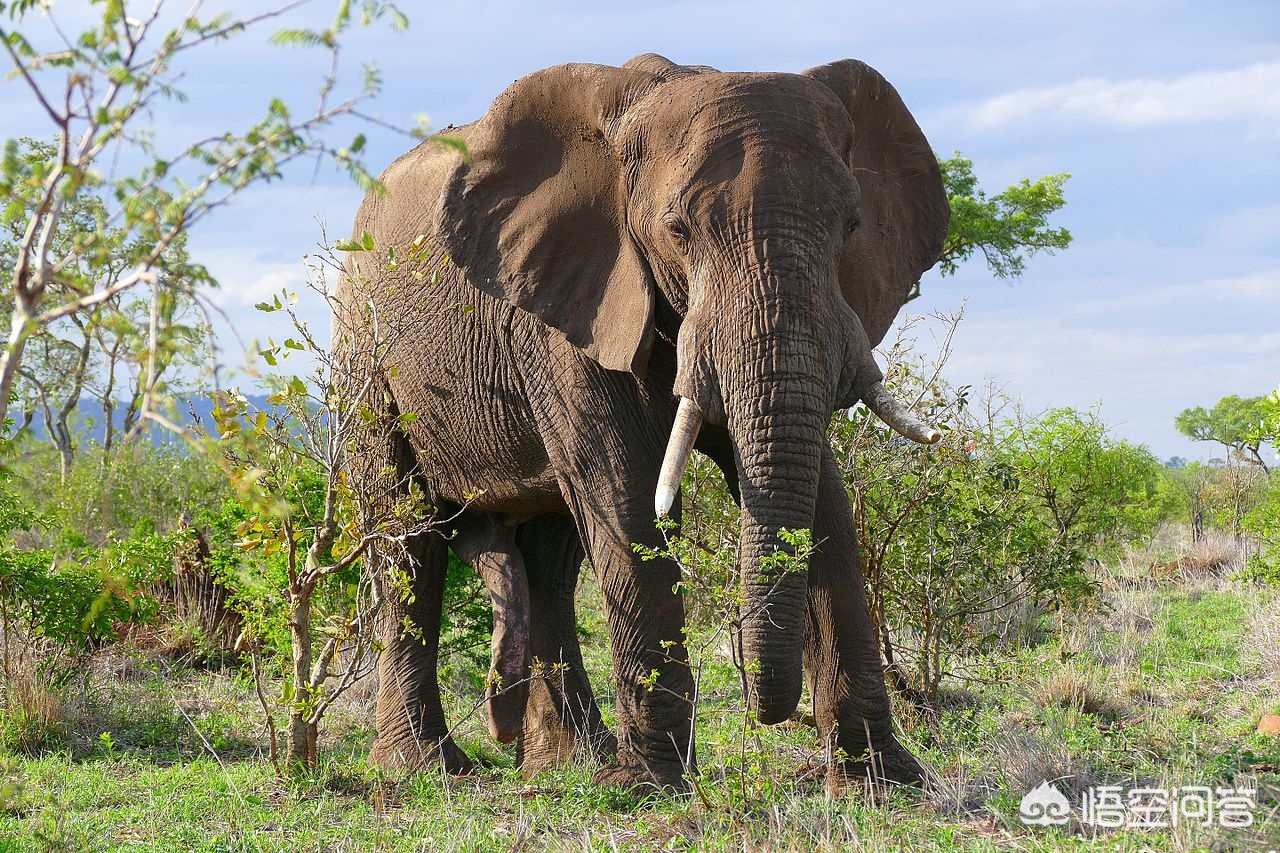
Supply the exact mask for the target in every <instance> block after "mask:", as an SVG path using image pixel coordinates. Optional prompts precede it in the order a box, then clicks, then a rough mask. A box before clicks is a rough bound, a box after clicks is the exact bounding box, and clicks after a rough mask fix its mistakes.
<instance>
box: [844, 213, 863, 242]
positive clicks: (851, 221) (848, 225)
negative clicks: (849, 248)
mask: <svg viewBox="0 0 1280 853" xmlns="http://www.w3.org/2000/svg"><path fill="white" fill-rule="evenodd" d="M861 224H862V217H861V216H859V215H858V214H857V212H856V211H855V212H854V213H850V214H849V218H848V219H846V220H845V221H844V233H845V236H848V235H850V234H852V233H853V232H854V231H857V230H858V226H859V225H861Z"/></svg>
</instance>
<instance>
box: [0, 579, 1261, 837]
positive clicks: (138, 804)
mask: <svg viewBox="0 0 1280 853" xmlns="http://www.w3.org/2000/svg"><path fill="white" fill-rule="evenodd" d="M1263 595H1264V593H1263V592H1261V591H1260V590H1259V589H1258V588H1254V587H1248V586H1244V585H1231V584H1229V583H1226V582H1220V581H1204V580H1201V581H1194V582H1191V581H1186V582H1182V583H1180V584H1169V585H1164V586H1154V587H1150V588H1145V587H1144V588H1140V589H1127V588H1122V587H1119V586H1117V587H1114V588H1109V589H1108V590H1107V591H1106V592H1105V594H1104V600H1103V601H1102V602H1100V605H1102V606H1100V607H1099V608H1097V609H1096V610H1095V611H1091V612H1089V613H1086V614H1081V615H1080V616H1079V617H1078V618H1075V619H1073V620H1065V621H1064V623H1063V624H1064V627H1065V631H1064V634H1063V636H1062V637H1061V638H1060V639H1054V640H1051V641H1049V642H1046V643H1044V644H1043V645H1040V646H1037V647H1034V648H1030V649H1023V650H1022V651H1020V652H1019V653H1018V654H1017V655H1016V656H1015V657H1013V658H1012V659H1011V660H1006V661H1004V662H1003V663H1000V664H998V665H997V664H984V665H983V666H974V667H971V668H970V670H971V671H975V672H977V671H981V672H982V673H984V678H983V680H982V681H980V682H975V683H971V684H969V685H967V686H965V689H964V692H959V687H960V686H959V685H949V693H948V697H947V698H948V702H947V703H946V708H945V710H944V711H943V712H942V714H941V718H940V720H939V725H938V730H937V731H938V736H937V738H936V739H933V740H930V739H929V727H928V726H927V725H926V723H925V721H923V720H920V719H916V718H914V717H912V716H911V715H909V714H906V713H904V714H902V715H901V722H902V725H903V729H904V737H905V738H906V739H907V740H908V741H910V742H912V743H913V745H914V748H915V749H916V750H917V752H918V753H919V754H921V755H922V756H923V757H924V758H925V759H926V760H927V761H928V762H929V764H930V765H931V766H932V767H933V768H935V770H936V771H937V772H938V774H939V779H940V785H939V786H938V788H937V789H936V790H935V791H933V792H931V793H930V794H928V795H920V794H918V793H912V792H895V793H894V794H893V795H892V796H890V797H889V798H888V799H887V800H884V801H875V800H872V799H870V798H868V797H867V796H866V795H864V794H862V793H861V792H858V791H854V792H853V793H851V794H849V795H848V796H844V797H840V798H836V799H832V800H828V799H827V797H826V795H825V792H824V787H823V782H822V780H821V779H820V778H814V777H813V776H812V774H808V775H807V774H805V773H804V768H806V767H808V766H810V765H811V764H813V763H814V762H815V760H816V759H817V757H818V755H819V754H820V753H819V744H818V743H817V738H816V737H815V736H814V732H813V731H812V730H811V729H809V728H807V727H805V726H804V725H801V724H799V723H792V724H786V725H783V726H779V727H774V728H770V729H765V730H762V731H760V732H753V733H748V734H747V735H746V736H745V738H744V730H743V725H742V716H741V712H740V707H739V704H738V701H737V698H736V697H737V692H736V691H737V688H736V680H735V678H734V675H733V672H732V669H731V668H729V667H726V666H725V665H724V663H723V661H719V660H717V661H715V662H714V663H713V665H711V666H708V667H707V668H706V673H707V674H706V679H707V681H706V683H705V684H704V689H705V691H706V693H705V695H706V702H705V703H704V705H703V708H702V713H701V717H700V720H699V729H698V738H699V758H700V763H701V767H702V771H703V775H702V778H701V780H700V788H701V792H702V793H701V795H700V796H683V797H675V796H659V797H655V798H652V799H649V800H644V801H642V800H640V799H637V798H636V797H634V796H632V795H629V794H626V793H621V792H618V791H614V790H609V789H603V788H600V787H597V786H594V785H592V784H591V783H590V773H591V769H592V768H590V767H574V768H568V769H565V770H561V771H557V772H554V773H546V774H543V775H542V776H540V777H538V778H536V779H532V780H529V779H524V778H522V777H521V776H519V774H518V772H517V771H516V770H515V769H514V768H513V766H512V765H513V757H512V754H511V751H510V750H509V748H505V747H500V746H498V745H496V744H493V743H492V742H490V741H489V740H488V739H487V738H486V736H485V735H484V728H483V723H482V721H481V720H479V719H468V720H465V721H464V722H463V723H462V724H461V725H460V727H459V730H458V731H459V735H458V736H459V740H460V742H461V743H462V744H463V746H464V748H466V749H467V750H468V751H469V752H470V753H471V754H472V755H483V756H487V757H488V758H489V759H490V760H489V762H488V763H489V765H490V766H488V767H487V769H484V770H482V771H480V772H479V773H478V774H476V775H475V776H474V777H471V778H467V779H449V778H445V777H442V776H441V775H439V774H435V773H429V774H422V775H419V776H410V777H400V776H395V775H390V776H389V775H386V774H383V773H381V772H379V771H378V770H376V769H374V768H371V767H369V766H368V765H367V764H366V762H365V759H364V755H365V752H366V751H367V745H368V741H369V738H370V736H371V732H370V730H369V728H368V727H369V724H370V720H371V714H370V713H369V711H370V708H369V706H370V704H371V702H370V699H369V697H368V696H367V695H359V694H357V695H355V696H353V697H351V698H350V699H349V700H348V701H345V702H344V704H342V705H341V706H340V707H338V708H337V709H335V711H334V714H333V717H332V718H331V720H330V725H329V727H328V728H327V730H326V735H325V741H324V746H323V750H322V752H323V767H322V768H321V769H320V770H319V771H318V772H317V773H316V774H315V775H314V776H313V777H311V778H309V779H307V780H304V781H302V782H293V783H290V782H284V781H282V780H280V779H278V778H276V776H275V775H274V773H273V772H272V770H271V767H270V765H269V763H268V762H267V761H266V759H265V757H264V755H263V745H264V738H263V734H262V731H261V725H260V721H259V715H258V710H257V706H256V701H255V699H254V698H253V695H252V691H251V689H250V688H249V687H248V686H247V685H246V684H245V683H244V682H243V680H238V679H236V678H233V677H231V676H229V675H227V674H219V673H209V672H200V671H194V670H173V671H166V670H163V669H161V668H159V667H158V666H156V665H154V664H152V663H149V662H148V661H146V660H145V659H141V658H135V659H128V658H126V659H124V660H123V663H122V664H121V666H119V667H117V668H116V669H115V670H112V672H114V675H113V674H112V672H108V673H107V674H105V675H104V674H103V673H102V672H99V673H98V674H97V675H96V676H95V677H94V678H92V679H91V680H90V681H89V682H87V683H85V684H83V685H80V686H79V687H77V688H75V689H74V690H72V691H71V692H70V694H69V695H68V697H66V701H65V703H64V713H65V716H66V717H67V720H66V724H65V725H66V728H65V730H64V731H62V732H61V733H60V735H59V737H58V738H55V739H54V741H55V742H54V746H52V747H44V748H41V749H37V750H35V751H33V752H32V753H30V754H23V753H16V752H11V753H10V754H7V755H4V756H3V757H2V758H0V776H2V777H3V779H0V790H3V791H7V793H3V794H0V800H2V801H3V802H4V804H5V807H4V809H3V810H0V853H8V851H42V850H93V851H99V850H103V851H114V850H120V851H123V850H130V851H137V850H155V851H296V850H316V851H320V850H325V851H328V850H343V851H356V850H378V851H451V850H456V851H470V850H512V849H524V850H537V851H553V850H601V851H606V850H608V851H612V850H656V849H669V850H695V849H696V850H743V849H748V850H754V849H764V848H768V849H771V850H871V851H878V850H898V849H901V850H912V851H917V850H920V851H929V850H936V851H947V850H973V851H982V850H1026V851H1038V850H1081V851H1084V850H1099V849H1101V850H1134V851H1137V850H1147V849H1151V850H1170V851H1174V850H1201V849H1210V848H1213V849H1221V850H1235V849H1256V850H1268V849H1272V848H1276V849H1280V819H1278V818H1277V817H1276V814H1275V813H1276V809H1277V807H1278V805H1277V794H1278V793H1280V773H1277V766H1278V765H1280V745H1278V743H1280V741H1278V740H1277V739H1276V738H1264V737H1263V736H1261V735H1257V734H1254V733H1253V727H1254V726H1256V721H1257V719H1258V717H1259V716H1261V715H1262V714H1263V713H1268V712H1270V713H1274V712H1276V711H1277V710H1280V685H1277V684H1276V683H1275V681H1274V679H1273V678H1271V677H1270V676H1269V675H1268V674H1267V673H1265V672H1263V671H1262V670H1261V669H1260V668H1259V667H1258V665H1257V664H1256V663H1255V662H1254V656H1253V655H1252V654H1251V653H1250V649H1249V643H1250V638H1251V634H1250V627H1249V625H1250V621H1249V620H1250V614H1251V612H1252V610H1251V606H1252V605H1253V604H1254V602H1255V601H1256V600H1257V599H1258V598H1259V597H1260V596H1263ZM1268 595H1271V596H1272V597H1271V599H1270V600H1271V601H1272V602H1274V600H1275V599H1274V593H1269V594H1268ZM585 610H586V619H587V622H588V624H587V625H586V626H585V627H586V630H588V631H590V632H593V633H594V632H601V631H602V628H601V626H600V625H599V614H598V610H596V609H594V608H591V607H588V608H585ZM1271 612H1272V613H1274V612H1275V610H1274V609H1273V610H1272V611H1271ZM1274 618H1280V617H1274ZM602 646H603V644H602V643H594V642H593V643H588V644H586V649H587V651H588V654H589V656H590V658H589V660H588V668H589V670H590V671H591V672H592V674H593V677H594V678H595V680H596V684H597V687H598V688H605V687H606V686H607V680H606V678H605V677H604V674H605V673H606V672H607V666H608V661H607V652H606V651H605V650H603V649H602ZM115 654H117V655H118V652H117V653H115ZM120 673H125V674H124V675H121V674H120ZM459 689H460V691H461V693H462V694H464V695H460V696H459V697H457V701H456V703H455V704H456V705H457V706H458V707H461V706H463V705H465V704H469V703H470V701H471V698H470V696H468V695H465V694H467V693H468V692H469V691H472V690H474V689H475V682H474V680H470V681H469V680H468V679H466V678H460V679H459ZM600 692H601V694H602V697H603V701H604V702H605V704H606V705H607V704H608V702H609V701H610V700H611V696H610V695H609V693H608V692H607V690H605V689H601V691H600ZM77 696H78V697H79V698H78V699H77V698H76V697H77ZM455 713H456V712H455ZM104 733H106V734H105V735H104ZM1041 778H1049V779H1056V780H1061V784H1062V785H1063V786H1064V789H1070V788H1073V787H1075V788H1082V787H1084V786H1086V785H1088V784H1095V783H1104V782H1105V783H1112V784H1123V785H1128V786H1134V785H1140V784H1142V785H1158V786H1170V785H1175V784H1197V783H1198V784H1209V785H1245V784H1252V785H1256V786H1257V787H1258V788H1259V800H1260V808H1259V811H1258V815H1257V817H1258V824H1257V825H1255V826H1254V827H1251V828H1249V829H1246V830H1238V831H1234V832H1226V831H1223V830H1221V829H1216V828H1215V829H1214V830H1202V829H1200V828H1199V827H1183V828H1180V829H1178V830H1177V831H1176V832H1175V831H1156V832H1139V831H1126V832H1122V833H1114V834H1099V833H1097V832H1096V831H1091V830H1088V829H1086V828H1082V827H1079V826H1072V827H1067V828H1063V829H1041V828H1028V827H1025V826H1023V825H1022V824H1021V823H1020V822H1019V820H1018V819H1017V809H1018V804H1019V801H1020V799H1021V797H1022V795H1023V794H1024V793H1025V792H1026V790H1028V788H1029V787H1030V786H1032V785H1034V784H1036V783H1037V782H1039V781H1040V779H1041Z"/></svg>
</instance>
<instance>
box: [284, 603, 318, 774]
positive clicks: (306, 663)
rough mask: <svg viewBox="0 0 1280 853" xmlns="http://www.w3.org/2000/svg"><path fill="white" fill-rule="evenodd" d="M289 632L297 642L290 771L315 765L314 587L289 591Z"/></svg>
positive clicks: (291, 723)
mask: <svg viewBox="0 0 1280 853" xmlns="http://www.w3.org/2000/svg"><path fill="white" fill-rule="evenodd" d="M289 607H290V612H289V634H290V638H291V640H292V644H293V674H292V681H293V701H292V702H290V708H289V748H288V751H287V753H286V755H285V763H286V764H287V765H288V767H289V772H290V773H299V772H301V771H304V770H309V769H311V768H312V767H314V766H315V759H316V756H315V742H316V738H315V728H316V724H315V723H313V722H311V678H310V676H311V656H312V651H311V590H310V589H308V588H306V587H301V588H297V587H295V588H294V589H291V590H290V591H289Z"/></svg>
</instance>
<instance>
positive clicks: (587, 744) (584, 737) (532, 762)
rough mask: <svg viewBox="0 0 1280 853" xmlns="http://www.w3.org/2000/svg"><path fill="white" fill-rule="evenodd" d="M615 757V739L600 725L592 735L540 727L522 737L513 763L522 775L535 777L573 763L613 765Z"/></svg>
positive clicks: (616, 740) (616, 749)
mask: <svg viewBox="0 0 1280 853" xmlns="http://www.w3.org/2000/svg"><path fill="white" fill-rule="evenodd" d="M617 755H618V738H617V737H616V736H615V735H614V734H613V732H611V731H609V729H607V728H605V727H603V726H601V727H599V728H598V729H596V730H595V731H591V732H575V731H573V730H572V729H564V728H558V727H556V728H542V727H540V728H538V729H535V730H533V731H526V732H525V733H524V734H523V735H522V736H521V738H520V743H519V745H518V747H517V750H516V763H517V764H518V765H519V767H520V771H521V772H522V773H523V774H524V775H525V776H536V775H538V774H539V773H541V772H542V771H543V770H554V769H555V768H557V767H564V766H565V765H567V764H571V763H573V762H575V761H584V760H586V761H595V762H597V763H600V764H604V763H606V762H613V761H614V760H615V759H616V757H617Z"/></svg>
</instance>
